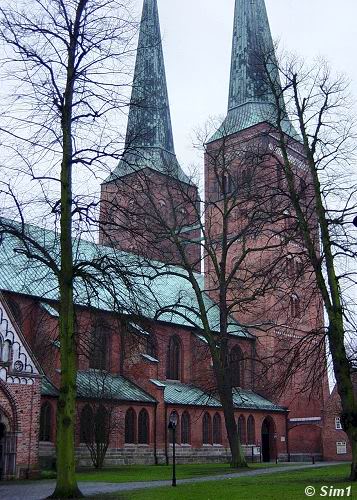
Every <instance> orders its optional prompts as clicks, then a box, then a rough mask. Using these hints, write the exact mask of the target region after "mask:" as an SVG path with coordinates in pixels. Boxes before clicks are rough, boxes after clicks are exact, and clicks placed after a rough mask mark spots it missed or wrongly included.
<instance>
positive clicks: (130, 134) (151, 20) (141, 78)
mask: <svg viewBox="0 0 357 500" xmlns="http://www.w3.org/2000/svg"><path fill="white" fill-rule="evenodd" d="M145 167H149V168H151V169H154V170H157V171H159V172H161V173H164V174H167V175H170V176H173V177H176V178H179V179H180V180H183V181H184V182H189V180H188V177H187V176H186V175H185V174H184V172H183V171H182V170H181V167H180V165H179V164H178V161H177V158H176V155H175V149H174V141H173V134H172V125H171V116H170V106H169V98H168V93H167V84H166V74H165V64H164V56H163V50H162V42H161V32H160V21H159V13H158V7H157V0H144V5H143V12H142V18H141V25H140V33H139V42H138V50H137V56H136V64H135V73H134V80H133V88H132V94H131V100H130V109H129V117H128V125H127V133H126V140H125V152H124V155H123V159H122V160H121V161H120V163H119V165H118V167H117V168H116V169H115V170H114V172H113V173H112V174H111V176H110V177H109V178H108V179H107V180H106V182H109V181H112V180H115V179H116V178H119V177H122V176H124V175H127V174H129V173H132V172H133V171H137V170H140V169H142V168H145Z"/></svg>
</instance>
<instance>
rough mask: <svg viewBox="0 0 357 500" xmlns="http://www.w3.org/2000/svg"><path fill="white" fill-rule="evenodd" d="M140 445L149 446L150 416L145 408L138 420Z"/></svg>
mask: <svg viewBox="0 0 357 500" xmlns="http://www.w3.org/2000/svg"><path fill="white" fill-rule="evenodd" d="M138 443H139V444H149V414H148V412H147V411H146V410H145V409H144V408H143V409H142V410H141V412H140V413H139V418H138Z"/></svg>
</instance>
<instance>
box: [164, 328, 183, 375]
mask: <svg viewBox="0 0 357 500" xmlns="http://www.w3.org/2000/svg"><path fill="white" fill-rule="evenodd" d="M166 377H167V378H168V379H170V380H180V379H181V343H180V340H179V339H178V338H177V337H176V336H174V337H171V339H170V342H169V349H168V353H167V371H166Z"/></svg>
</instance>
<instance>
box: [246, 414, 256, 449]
mask: <svg viewBox="0 0 357 500" xmlns="http://www.w3.org/2000/svg"><path fill="white" fill-rule="evenodd" d="M247 438H248V444H255V422H254V417H253V416H252V415H249V417H248V420H247Z"/></svg>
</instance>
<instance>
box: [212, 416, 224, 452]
mask: <svg viewBox="0 0 357 500" xmlns="http://www.w3.org/2000/svg"><path fill="white" fill-rule="evenodd" d="M213 444H222V424H221V417H220V415H219V413H216V414H215V416H214V417H213Z"/></svg>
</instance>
